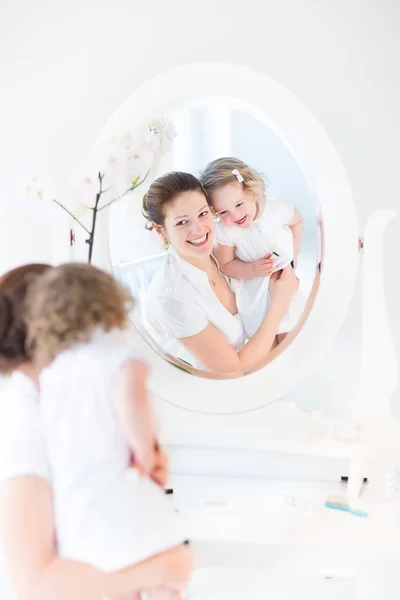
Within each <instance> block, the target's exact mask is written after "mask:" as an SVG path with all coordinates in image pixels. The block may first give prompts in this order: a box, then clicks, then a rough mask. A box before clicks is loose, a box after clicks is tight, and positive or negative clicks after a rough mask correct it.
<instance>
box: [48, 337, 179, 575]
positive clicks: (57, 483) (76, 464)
mask: <svg viewBox="0 0 400 600" xmlns="http://www.w3.org/2000/svg"><path fill="white" fill-rule="evenodd" d="M132 358H135V353H134V351H133V349H132V347H131V345H130V343H129V342H128V340H127V338H126V335H125V334H124V333H123V332H122V331H120V330H113V331H111V332H109V333H105V332H104V331H101V330H97V331H96V332H95V333H94V334H93V337H92V339H91V341H90V342H89V343H85V344H77V345H75V346H74V347H73V348H71V349H69V350H67V351H64V352H62V353H61V354H60V355H59V356H58V357H57V358H56V359H55V360H54V362H53V363H52V364H51V365H50V366H49V367H47V368H46V369H44V371H43V372H42V374H41V376H40V389H41V402H40V408H41V415H42V419H43V429H44V436H45V440H46V445H47V454H48V460H49V464H50V470H51V475H52V483H53V490H54V506H55V527H56V530H57V537H58V549H59V553H60V555H61V556H62V557H63V558H68V559H72V560H77V561H80V562H86V563H88V564H91V565H93V566H94V567H96V568H98V569H100V570H103V571H114V570H118V569H122V568H124V567H127V566H128V565H132V564H135V563H137V562H139V561H141V560H144V559H146V558H148V557H150V556H152V555H154V554H157V553H159V552H161V551H163V550H166V549H167V548H171V547H173V546H176V545H179V544H181V543H182V542H183V541H184V540H185V539H186V538H187V537H188V534H187V531H186V532H185V534H184V533H183V525H182V522H181V519H180V518H179V516H178V515H177V514H176V513H175V512H173V510H172V507H171V506H170V505H169V502H168V498H167V497H166V495H165V493H164V492H163V490H161V489H160V488H159V487H158V486H157V485H156V484H155V483H153V482H152V481H151V480H150V479H149V478H147V477H145V476H140V475H139V474H138V472H137V471H136V470H134V469H132V468H130V462H131V455H130V450H129V448H128V446H127V444H126V442H125V440H124V438H123V436H122V434H121V431H120V427H119V424H118V421H117V418H116V415H115V409H114V399H115V389H116V385H115V384H116V378H117V375H118V372H119V370H120V368H121V366H122V365H123V364H124V363H125V362H126V361H128V360H130V359H132Z"/></svg>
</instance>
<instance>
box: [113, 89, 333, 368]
mask: <svg viewBox="0 0 400 600" xmlns="http://www.w3.org/2000/svg"><path fill="white" fill-rule="evenodd" d="M163 117H166V118H167V119H169V120H170V121H171V122H172V123H173V126H174V129H175V133H176V135H175V136H170V137H173V141H172V143H171V144H170V147H169V151H168V152H167V153H164V154H166V156H164V159H163V163H162V164H161V163H160V164H158V165H157V169H153V171H152V173H151V174H150V176H149V178H148V180H147V181H146V188H144V187H143V186H142V187H141V188H140V189H138V190H137V191H135V192H133V193H132V195H130V196H128V197H126V198H124V199H123V200H122V201H121V202H119V203H116V204H115V205H114V206H113V207H112V211H111V215H110V251H111V258H112V263H113V269H114V272H115V274H116V276H117V277H118V278H119V279H120V280H121V281H122V282H123V283H125V285H127V286H128V287H129V289H130V290H131V292H132V294H133V296H134V298H135V300H136V307H135V311H134V315H133V320H134V323H135V325H136V327H137V328H138V330H139V332H140V333H141V334H142V335H143V336H144V337H145V339H146V341H147V342H148V343H149V344H150V345H151V346H152V347H153V348H154V350H156V351H157V352H158V353H160V354H161V355H162V356H164V357H165V358H166V359H167V360H170V361H171V362H172V363H174V364H175V365H177V366H180V367H182V368H184V369H186V370H188V371H189V372H192V373H196V374H204V375H205V376H208V377H230V376H239V375H243V374H246V373H248V372H250V371H253V370H254V369H255V368H259V367H261V366H262V365H264V364H266V363H267V362H268V361H269V360H270V358H271V357H275V356H276V355H277V354H279V352H280V349H281V348H282V349H283V348H284V347H286V346H287V344H288V343H290V341H291V340H292V339H293V338H294V337H295V335H296V334H297V332H298V330H299V328H300V326H301V324H302V323H303V322H304V320H305V317H306V315H307V314H308V312H309V310H310V309H311V306H312V302H313V299H314V297H315V294H316V291H317V287H318V281H319V271H320V267H321V258H322V257H321V246H322V220H321V214H320V209H319V203H318V200H317V198H316V197H315V194H314V193H313V188H312V181H311V179H310V177H309V176H307V174H306V173H305V172H304V170H303V168H302V166H301V165H300V164H299V163H298V161H297V160H296V157H295V156H294V154H293V152H292V151H291V148H290V146H289V144H288V143H287V142H286V141H285V140H283V139H282V136H281V135H280V134H279V131H277V130H276V128H275V127H274V125H273V123H271V122H269V120H268V117H267V116H266V115H264V114H262V113H261V112H260V111H259V110H258V109H256V108H254V107H252V106H250V105H248V104H245V103H243V102H241V101H239V100H235V99H231V98H202V99H198V100H197V101H196V102H191V103H190V104H189V103H186V104H183V105H180V106H177V107H175V108H174V109H171V110H169V111H168V112H167V113H165V114H164V115H163ZM170 131H172V127H171V126H170ZM233 157H235V158H233ZM145 192H146V193H145ZM133 195H134V197H133V198H132V196H133ZM143 195H144V198H143Z"/></svg>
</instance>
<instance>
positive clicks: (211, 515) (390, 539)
mask: <svg viewBox="0 0 400 600" xmlns="http://www.w3.org/2000/svg"><path fill="white" fill-rule="evenodd" d="M170 483H171V486H172V487H173V488H174V494H173V495H172V496H171V502H172V503H173V504H174V506H175V507H176V508H178V510H179V511H180V512H181V514H182V515H183V516H184V517H185V518H186V519H187V520H188V523H189V526H190V533H191V537H192V539H193V540H196V541H197V542H201V543H203V544H204V543H206V544H207V543H211V542H212V544H226V543H228V544H241V545H243V544H247V545H250V546H254V547H257V546H274V547H278V548H285V549H292V550H301V551H304V550H306V551H318V552H319V551H323V552H330V553H336V554H337V553H345V554H348V553H359V554H362V555H364V557H365V558H366V559H367V558H368V556H370V557H371V556H376V555H377V554H379V555H385V556H386V557H390V555H392V556H396V557H397V560H398V558H399V557H398V555H399V554H400V535H399V532H400V505H396V504H395V503H388V504H386V505H385V504H383V505H374V504H373V502H372V498H371V494H370V492H369V491H368V489H364V492H363V494H362V496H361V498H360V502H359V506H360V508H364V509H365V510H367V512H369V516H368V517H367V518H359V517H355V516H353V515H350V514H348V513H343V512H339V511H335V510H330V509H327V508H325V507H324V506H323V504H324V502H325V500H326V498H327V496H328V494H329V493H338V492H339V493H341V492H344V486H343V485H341V484H332V485H327V484H326V483H321V482H317V483H310V482H307V485H305V484H304V483H302V482H288V481H271V480H270V481H268V480H267V481H266V480H260V479H250V478H249V479H240V480H239V479H237V478H227V477H191V476H174V477H172V479H171V482H170ZM365 487H367V486H365ZM285 495H293V496H296V497H300V498H303V499H307V500H309V501H310V502H315V503H316V505H317V508H315V510H314V511H313V512H312V513H308V512H305V511H302V510H300V509H294V508H292V507H289V506H286V505H285V503H284V498H285ZM240 560H241V563H240V564H241V565H242V566H243V567H245V566H246V559H245V556H243V555H241V557H240ZM249 560H250V559H249ZM251 565H254V558H252V559H251ZM247 566H249V565H247Z"/></svg>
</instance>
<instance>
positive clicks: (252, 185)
mask: <svg viewBox="0 0 400 600" xmlns="http://www.w3.org/2000/svg"><path fill="white" fill-rule="evenodd" d="M235 169H236V170H237V171H239V174H240V175H241V176H242V177H243V180H244V181H243V187H244V189H245V190H247V191H248V192H249V193H250V194H251V195H252V196H253V198H254V199H255V201H256V202H257V204H259V205H260V206H261V207H262V206H263V205H264V204H265V202H266V199H267V193H268V181H267V179H266V177H264V176H263V175H262V174H261V173H259V172H258V171H256V169H253V168H252V167H249V165H248V164H246V163H245V162H243V161H242V160H240V159H239V158H234V157H232V156H226V157H222V158H217V159H216V160H213V161H212V162H210V163H209V164H208V165H207V166H206V168H205V169H204V171H203V172H202V173H201V175H200V183H201V185H202V187H203V189H204V190H205V192H206V194H207V197H208V200H209V202H210V204H211V205H212V192H213V190H216V189H219V188H222V187H225V186H226V185H228V184H229V183H235V182H237V181H238V180H237V178H236V176H235V175H234V174H233V173H232V171H234V170H235Z"/></svg>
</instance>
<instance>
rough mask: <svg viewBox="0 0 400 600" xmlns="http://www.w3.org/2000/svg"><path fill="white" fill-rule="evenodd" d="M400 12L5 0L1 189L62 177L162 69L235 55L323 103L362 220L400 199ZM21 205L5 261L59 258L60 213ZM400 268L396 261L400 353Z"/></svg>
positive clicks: (391, 244) (375, 4)
mask: <svg viewBox="0 0 400 600" xmlns="http://www.w3.org/2000/svg"><path fill="white" fill-rule="evenodd" d="M399 26H400V5H399V3H398V2H396V0H392V1H391V0H338V1H337V2H332V1H331V0H319V1H317V0H303V1H302V2H298V1H297V0H280V2H276V0H265V1H264V2H263V3H262V4H261V3H260V2H259V1H258V0H247V2H246V3H244V2H243V1H239V0H229V1H228V0H219V1H218V2H212V1H211V0H203V1H202V2H200V3H199V4H196V5H195V4H194V3H193V2H186V1H185V0H170V1H169V2H163V1H161V0H148V1H147V2H146V3H144V2H143V3H142V4H138V3H136V2H131V1H130V0H113V1H112V2H111V1H109V0H102V2H95V1H94V0H70V1H69V2H68V3H67V2H65V3H59V2H53V3H50V2H48V1H46V0H36V1H35V2H30V1H29V0H3V1H2V3H1V7H0V73H1V94H0V132H1V138H0V139H1V142H0V165H1V173H0V191H1V189H8V187H9V186H10V185H11V184H12V182H13V180H14V179H15V177H17V175H18V174H19V173H21V172H24V171H25V170H26V171H29V172H31V169H33V170H36V171H38V172H42V173H44V174H48V175H50V176H53V177H55V178H56V179H58V180H59V181H62V177H63V176H64V174H65V173H66V172H67V171H68V170H69V169H70V168H71V167H72V166H73V165H74V164H75V163H76V162H77V161H79V159H80V158H81V157H82V155H83V154H84V153H85V152H86V151H87V150H88V149H89V148H90V146H91V144H92V142H93V141H94V139H95V138H96V136H97V134H98V133H99V132H100V130H101V129H102V127H103V126H104V124H105V121H106V120H107V118H108V117H109V116H110V115H111V114H112V113H113V111H114V110H116V109H117V107H118V106H119V105H120V104H121V103H122V102H123V101H124V100H125V99H126V97H127V96H128V94H129V93H130V92H131V91H132V90H133V88H135V87H136V86H138V85H140V84H141V83H143V82H144V81H145V80H146V79H147V78H149V77H151V76H152V75H155V74H156V73H158V72H160V71H162V70H164V69H166V68H170V67H173V66H177V65H179V64H182V63H186V62H190V61H193V60H196V61H203V60H219V61H229V62H236V63H239V64H244V65H246V66H249V67H253V68H255V69H259V70H261V71H264V72H266V73H268V74H269V75H271V76H272V77H275V78H276V79H277V80H278V81H279V82H280V83H282V84H283V85H285V86H287V87H288V88H289V89H290V90H291V91H292V92H294V93H295V94H296V95H297V96H298V97H299V98H300V99H301V100H302V101H303V102H304V103H305V104H306V105H307V106H308V107H309V108H310V109H311V110H312V111H313V112H314V114H315V115H316V116H317V118H318V119H319V120H320V122H321V123H322V125H323V126H324V127H325V129H326V131H327V133H328V135H329V136H330V137H331V139H332V141H333V142H334V144H335V145H336V147H337V150H338V151H339V154H340V156H341V159H342V161H343V163H344V165H345V167H346V169H347V172H348V176H349V179H350V182H351V185H352V188H353V192H354V196H355V199H356V202H357V210H358V215H359V219H360V228H362V226H363V223H364V222H365V220H366V218H367V217H368V215H369V213H370V212H371V210H372V209H373V208H374V207H382V206H387V207H393V208H399V182H398V169H399V159H400V115H399V106H400V69H399V68H398V65H399V58H400V37H399V35H398V32H399ZM16 210H17V209H16V208H15V211H16ZM18 210H19V211H20V215H21V221H22V219H23V218H25V217H26V220H25V225H22V224H21V223H20V221H18V224H17V221H16V216H15V212H12V213H11V214H10V215H9V216H8V218H7V220H6V221H5V222H3V223H2V224H1V225H0V237H1V255H0V272H2V271H4V270H5V269H7V268H8V267H9V266H10V265H11V263H12V261H13V260H17V262H21V261H25V262H26V261H30V260H32V259H35V260H39V259H40V260H44V259H47V260H49V259H50V245H51V233H50V231H49V225H48V220H47V219H46V218H44V217H43V220H42V219H41V218H38V217H37V216H33V215H32V214H31V213H28V212H27V211H26V210H25V208H23V207H22V206H21V207H20V208H18ZM343 218H345V215H344V216H343ZM398 232H399V220H397V221H396V222H395V223H393V225H391V227H390V230H389V231H388V239H387V249H388V256H390V255H392V256H394V255H396V256H398V255H399V251H400V242H399V241H396V238H397V240H398V237H399V236H398ZM396 233H397V236H396ZM10 257H11V258H10ZM398 272H399V270H398V265H397V261H393V262H392V263H390V262H389V261H388V264H387V269H386V274H385V276H386V289H387V296H388V304H389V311H390V316H391V323H392V328H393V330H394V332H395V333H396V336H397V337H396V343H397V350H398V351H399V353H400V335H399V330H400V317H399V315H400V311H399V308H398V307H399V306H400V291H399V290H400V286H399V285H398V281H399V278H398ZM354 311H355V312H353V313H349V315H350V317H349V318H350V321H349V323H350V325H351V326H353V324H354V323H355V321H356V320H357V311H356V309H354ZM351 315H353V317H351ZM346 347H348V344H347V345H346ZM353 356H354V357H355V356H356V355H355V354H353ZM338 364H339V368H340V361H339V363H338ZM330 377H331V379H332V381H333V380H334V379H333V376H332V375H331V376H330ZM332 389H333V388H332ZM343 393H344V394H346V393H347V388H346V387H345V388H344V392H343Z"/></svg>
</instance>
